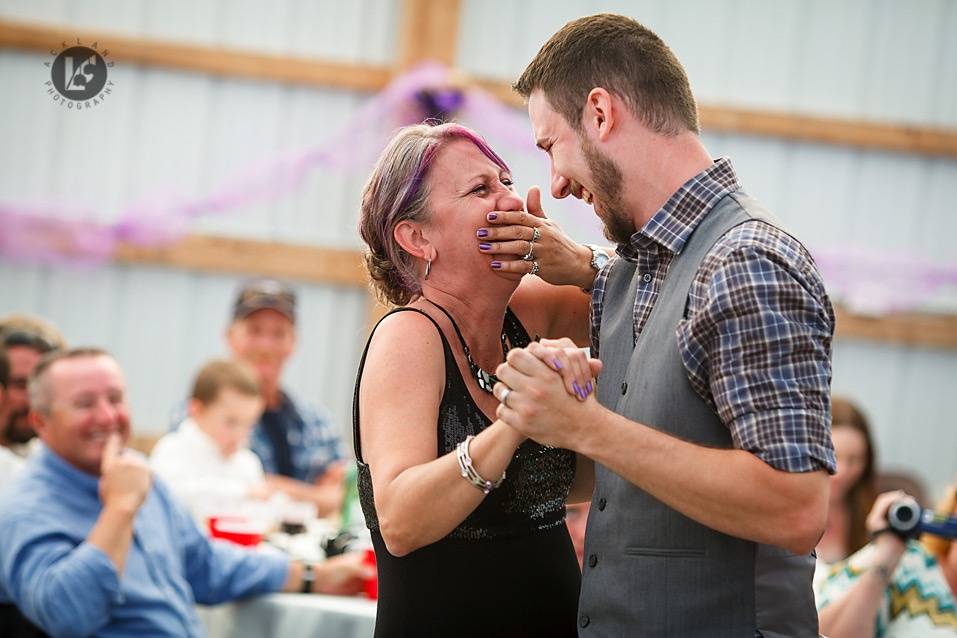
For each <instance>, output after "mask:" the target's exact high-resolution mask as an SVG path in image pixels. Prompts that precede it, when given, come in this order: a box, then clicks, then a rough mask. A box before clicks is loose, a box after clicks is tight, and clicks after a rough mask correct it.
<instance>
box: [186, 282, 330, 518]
mask: <svg viewBox="0 0 957 638" xmlns="http://www.w3.org/2000/svg"><path fill="white" fill-rule="evenodd" d="M226 341H227V343H228V344H229V349H230V351H231V353H232V356H233V358H235V359H238V360H239V361H242V362H244V363H246V364H248V365H249V366H250V367H251V368H252V369H253V370H255V372H256V377H257V379H258V381H259V387H260V391H261V392H262V398H263V401H264V402H265V406H266V408H265V410H264V411H263V414H262V416H261V417H260V419H259V422H258V423H257V424H256V425H255V426H254V427H253V431H252V435H251V436H250V441H249V447H250V448H251V449H252V451H253V452H255V453H256V454H257V455H258V456H259V458H260V459H261V460H262V463H263V469H264V470H265V471H266V480H267V484H268V485H269V487H270V488H272V489H274V490H278V491H282V492H286V493H287V494H289V495H290V496H292V497H293V498H294V499H296V500H302V501H309V502H312V503H315V504H316V507H317V509H318V511H319V515H320V516H325V515H327V514H330V513H333V512H337V511H339V508H340V507H341V504H342V494H343V489H342V478H343V463H342V458H343V457H342V451H341V449H340V441H339V437H338V435H337V433H336V431H335V428H334V427H333V425H332V423H331V421H330V420H329V418H328V416H327V415H325V414H323V413H322V412H320V411H318V410H316V409H315V408H313V407H311V406H308V405H305V404H303V403H301V402H300V401H298V400H296V399H295V398H293V397H292V396H291V395H290V394H289V392H288V391H286V390H284V389H283V388H282V386H281V379H282V371H283V368H284V367H285V365H286V361H287V360H288V359H289V357H290V356H291V355H292V353H293V351H294V350H295V347H296V293H295V292H294V291H293V290H292V289H291V288H290V287H289V286H288V285H287V284H285V283H284V282H281V281H277V280H274V279H257V280H253V281H248V282H246V283H244V284H243V285H242V286H241V287H240V289H239V292H238V294H237V295H236V300H235V302H234V304H233V312H232V322H231V323H230V325H229V327H228V328H227V330H226ZM178 416H179V417H180V418H177V419H176V420H175V422H174V427H176V426H178V425H179V423H180V421H181V420H182V417H184V416H185V414H179V415H178Z"/></svg>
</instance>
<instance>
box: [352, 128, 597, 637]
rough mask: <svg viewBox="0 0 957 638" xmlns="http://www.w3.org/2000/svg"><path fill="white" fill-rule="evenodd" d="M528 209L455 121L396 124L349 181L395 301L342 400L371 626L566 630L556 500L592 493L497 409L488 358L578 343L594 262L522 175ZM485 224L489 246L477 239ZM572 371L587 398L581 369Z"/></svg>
mask: <svg viewBox="0 0 957 638" xmlns="http://www.w3.org/2000/svg"><path fill="white" fill-rule="evenodd" d="M529 209H530V210H529V213H524V212H521V211H523V210H524V205H523V201H522V199H521V198H520V197H519V196H517V195H516V193H515V191H514V189H513V188H512V183H511V176H510V174H509V170H508V167H507V166H506V165H505V163H504V162H503V161H502V160H501V159H500V158H499V157H498V155H496V154H495V153H494V151H492V150H491V149H490V148H489V147H488V146H487V144H486V143H485V142H484V141H483V140H481V138H479V137H478V136H477V135H476V134H475V133H473V132H472V131H470V130H469V129H466V128H465V127H462V126H459V125H456V124H443V125H440V126H428V125H419V126H414V127H408V128H406V129H403V130H402V131H400V132H399V133H398V134H397V135H396V136H395V138H394V139H393V140H392V142H391V143H390V144H389V146H388V148H386V150H385V151H384V152H383V155H382V157H381V158H380V160H379V163H378V165H377V166H376V168H375V170H374V171H373V173H372V175H371V177H370V178H369V181H368V183H367V184H366V187H365V189H364V192H363V197H362V214H361V221H360V230H361V233H362V237H363V239H364V240H365V242H366V244H367V245H368V251H367V254H366V262H367V266H368V268H369V272H370V275H371V277H372V279H373V281H374V283H375V286H376V288H377V292H378V293H379V295H380V297H382V298H383V299H384V300H385V301H387V302H389V303H391V304H392V305H394V306H397V308H395V309H394V310H393V311H392V312H391V313H389V314H388V315H386V317H385V318H383V320H382V321H381V322H379V324H378V325H377V326H376V328H375V330H374V331H373V334H372V335H371V336H370V338H369V343H368V344H367V346H366V351H365V353H364V354H363V357H362V363H361V364H360V368H359V374H358V378H357V380H356V396H355V406H354V428H355V446H356V458H357V459H358V462H359V492H360V499H361V503H362V507H363V511H364V513H365V517H366V523H367V524H368V526H369V528H370V530H371V532H372V540H373V544H374V546H375V550H376V555H377V561H378V569H379V605H378V615H377V618H376V636H379V637H383V636H390V637H391V636H548V637H550V638H553V637H557V636H574V635H576V625H575V617H576V609H577V604H578V590H579V581H580V572H579V569H578V564H577V561H576V558H575V552H574V549H573V547H572V543H571V541H570V539H569V537H568V532H567V529H566V527H565V524H564V516H565V502H566V500H568V501H581V500H585V499H587V498H589V497H590V494H591V489H592V482H593V475H594V472H593V468H592V465H591V461H588V460H587V459H576V456H575V454H574V453H573V452H569V451H567V450H561V449H551V448H546V447H544V446H542V445H539V444H538V443H535V442H534V441H530V440H525V439H524V438H523V437H522V436H521V435H519V434H518V433H517V432H515V431H514V430H512V429H511V428H510V427H508V426H507V425H505V424H504V423H503V422H501V421H498V420H496V419H495V418H494V415H495V413H496V409H497V408H498V399H497V398H496V397H495V396H493V394H492V387H493V385H494V383H495V378H494V375H492V374H491V372H492V371H494V370H495V368H496V366H498V365H499V364H500V363H502V362H503V360H504V358H505V355H506V352H507V351H508V350H509V349H510V348H518V347H523V346H525V345H527V344H528V343H529V342H530V340H531V338H532V337H533V336H534V337H537V336H541V337H563V336H569V337H571V338H572V339H573V340H574V341H575V342H576V343H578V344H579V345H582V346H584V345H586V344H587V342H588V302H589V296H588V295H587V294H585V293H584V292H583V291H582V289H583V288H590V287H591V282H592V281H593V279H594V276H595V270H594V269H593V267H592V264H593V263H594V260H593V259H592V252H591V250H590V249H589V248H588V247H586V246H582V245H579V244H575V243H574V242H571V241H570V240H568V239H567V238H566V237H565V236H564V235H563V234H562V233H561V231H560V230H559V229H558V228H557V227H556V226H555V225H554V224H553V223H551V222H550V221H549V220H547V219H545V218H544V216H543V215H542V214H541V212H540V204H539V195H538V192H537V189H536V190H535V191H534V192H530V193H529ZM530 214H532V215H534V217H535V218H534V219H531V218H530ZM515 215H522V216H524V217H523V218H522V219H521V220H518V219H515V221H516V223H515V224H511V223H508V224H505V225H501V223H502V221H503V219H505V220H508V221H511V219H512V218H511V217H509V216H515ZM492 216H504V217H499V218H498V219H497V220H496V222H497V224H496V225H493V224H490V223H489V220H490V219H495V217H492ZM518 221H522V223H521V224H519V223H517V222H518ZM486 238H487V240H488V241H492V240H494V241H496V242H499V243H497V244H496V248H495V250H497V251H498V252H497V254H495V255H489V254H484V253H487V251H488V250H489V248H488V247H486V245H479V246H478V250H476V244H477V243H479V244H484V242H485V241H486ZM483 251H484V253H483ZM509 251H511V252H512V254H508V253H509ZM523 257H524V258H525V259H523ZM529 273H531V274H532V275H536V274H538V275H539V277H536V276H526V275H527V274H529ZM541 277H547V279H548V281H549V282H551V283H552V284H567V285H550V284H549V283H546V282H545V281H543V279H542V278H541ZM560 366H561V364H560V362H559V363H558V364H557V365H555V367H556V368H558V367H560ZM565 372H566V376H568V375H567V372H568V371H567V370H565ZM578 377H580V378H577V381H578V382H580V383H578V385H577V388H576V389H575V391H576V392H579V391H580V394H579V396H580V398H581V399H582V400H586V398H590V397H589V394H590V392H591V389H592V387H593V381H592V379H591V375H590V372H588V371H584V372H582V373H580V374H579V375H578ZM555 378H556V382H557V383H561V382H562V381H561V379H560V377H559V375H558V373H557V372H556V377H555ZM566 387H571V386H568V385H567V384H566Z"/></svg>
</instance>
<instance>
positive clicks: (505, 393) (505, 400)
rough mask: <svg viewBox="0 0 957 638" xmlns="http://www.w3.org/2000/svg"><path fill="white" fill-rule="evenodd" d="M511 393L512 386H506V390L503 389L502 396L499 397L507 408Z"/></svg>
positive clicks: (500, 401) (499, 400)
mask: <svg viewBox="0 0 957 638" xmlns="http://www.w3.org/2000/svg"><path fill="white" fill-rule="evenodd" d="M511 393H512V389H511V388H505V389H504V390H502V396H500V397H499V398H498V402H499V403H501V404H502V405H504V406H505V407H506V408H507V407H508V395H510V394H511Z"/></svg>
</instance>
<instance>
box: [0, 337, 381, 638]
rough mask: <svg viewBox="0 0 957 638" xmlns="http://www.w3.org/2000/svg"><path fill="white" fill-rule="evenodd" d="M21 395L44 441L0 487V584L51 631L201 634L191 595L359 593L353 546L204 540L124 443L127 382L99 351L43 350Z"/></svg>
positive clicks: (363, 573) (363, 570)
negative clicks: (310, 559)
mask: <svg viewBox="0 0 957 638" xmlns="http://www.w3.org/2000/svg"><path fill="white" fill-rule="evenodd" d="M30 394H31V399H32V401H33V405H32V409H31V413H30V415H31V418H32V419H33V423H34V426H35V427H36V430H37V433H38V435H39V437H40V438H41V439H42V440H43V443H44V445H43V447H42V448H41V449H40V451H39V452H38V453H37V454H36V455H35V457H34V458H33V459H31V460H30V462H28V463H27V465H26V467H25V468H24V469H23V470H22V471H21V472H20V474H19V475H18V476H17V477H16V478H15V479H14V482H13V483H12V484H11V485H10V486H9V488H8V489H6V490H3V492H2V495H0V538H2V539H3V543H2V544H0V585H2V593H3V594H4V595H5V596H7V597H9V599H10V600H12V602H13V603H14V604H15V605H16V606H17V608H18V609H19V610H20V611H21V612H22V613H23V614H24V615H25V616H26V617H27V618H29V619H30V620H31V621H32V622H34V623H35V624H37V625H38V626H40V627H41V628H42V629H43V630H44V631H46V632H48V633H49V634H52V635H54V636H91V635H98V636H99V635H103V636H116V635H123V636H130V635H137V634H141V635H157V636H158V635H163V636H180V635H191V636H192V635H201V634H202V633H203V630H202V627H201V625H200V622H199V619H198V617H197V614H196V610H195V605H196V604H197V603H199V604H207V605H213V604H219V603H222V602H226V601H231V600H236V599H240V598H245V597H248V596H252V595H256V594H261V593H267V592H274V591H280V590H283V591H290V592H293V591H302V592H311V591H316V592H324V593H332V594H353V593H356V592H358V591H361V588H362V586H363V580H364V579H365V578H366V577H367V575H368V571H369V570H368V568H367V567H365V566H364V565H363V564H362V562H361V560H362V555H361V554H352V555H347V556H339V557H335V558H332V559H329V560H327V561H323V562H321V563H316V564H312V563H299V562H295V561H290V559H289V558H288V557H287V556H285V555H282V554H280V553H273V552H270V553H267V552H257V551H249V550H246V549H243V548H239V547H235V546H233V545H230V544H228V543H222V542H215V541H211V540H209V539H207V538H206V537H205V536H203V535H202V534H201V533H200V532H199V530H198V529H197V527H196V524H195V523H194V522H193V520H192V518H191V517H190V516H189V514H188V512H187V511H186V509H185V508H183V506H182V505H180V504H179V502H178V501H177V500H176V499H175V498H173V496H172V495H171V494H170V492H169V490H168V488H167V487H166V486H165V485H164V484H163V482H162V481H155V480H153V477H152V473H151V472H150V470H149V467H148V466H147V465H146V463H145V461H144V459H142V457H140V456H139V455H138V454H136V453H134V452H130V451H127V450H125V447H126V444H127V442H128V440H129V437H130V418H129V407H128V403H127V392H126V381H125V378H124V375H123V372H122V370H121V369H120V366H119V364H118V363H117V362H116V360H115V359H113V357H112V356H111V355H109V354H108V353H106V352H105V351H103V350H99V349H94V348H80V349H74V350H68V351H62V352H58V353H54V354H51V355H50V356H48V357H45V358H44V359H43V360H41V362H40V364H38V366H37V368H36V370H35V372H34V375H33V376H32V377H31V381H30Z"/></svg>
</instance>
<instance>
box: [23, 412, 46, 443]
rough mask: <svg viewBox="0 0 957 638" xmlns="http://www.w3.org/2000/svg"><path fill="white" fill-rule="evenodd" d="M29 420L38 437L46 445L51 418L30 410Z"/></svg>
mask: <svg viewBox="0 0 957 638" xmlns="http://www.w3.org/2000/svg"><path fill="white" fill-rule="evenodd" d="M27 420H28V421H29V422H30V427H31V428H33V431H34V432H36V433H37V437H39V439H40V440H41V441H43V442H44V443H46V442H47V440H46V435H47V433H48V431H49V417H47V416H46V415H44V414H43V413H41V412H39V411H38V410H30V412H29V413H28V414H27Z"/></svg>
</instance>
